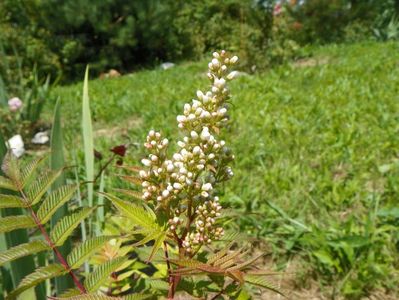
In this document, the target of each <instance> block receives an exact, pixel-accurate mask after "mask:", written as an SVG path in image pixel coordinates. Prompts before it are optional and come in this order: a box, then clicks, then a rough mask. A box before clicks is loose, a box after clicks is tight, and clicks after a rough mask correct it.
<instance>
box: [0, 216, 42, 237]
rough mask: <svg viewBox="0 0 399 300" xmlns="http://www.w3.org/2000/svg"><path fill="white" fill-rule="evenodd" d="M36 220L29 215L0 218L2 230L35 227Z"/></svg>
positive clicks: (0, 230) (0, 228)
mask: <svg viewBox="0 0 399 300" xmlns="http://www.w3.org/2000/svg"><path fill="white" fill-rule="evenodd" d="M35 226H36V224H35V221H33V219H32V218H31V217H29V216H9V217H4V218H0V232H1V233H2V232H8V231H12V230H15V229H22V228H31V227H35Z"/></svg>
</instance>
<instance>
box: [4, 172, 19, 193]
mask: <svg viewBox="0 0 399 300" xmlns="http://www.w3.org/2000/svg"><path fill="white" fill-rule="evenodd" d="M0 188H1V189H5V190H10V191H18V187H17V186H16V185H15V184H14V183H13V182H12V181H11V180H10V179H8V178H6V177H4V176H0Z"/></svg>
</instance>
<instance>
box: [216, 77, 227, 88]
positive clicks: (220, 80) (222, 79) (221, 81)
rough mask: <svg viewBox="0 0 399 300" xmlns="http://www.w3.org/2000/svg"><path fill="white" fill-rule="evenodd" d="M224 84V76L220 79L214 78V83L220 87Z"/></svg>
mask: <svg viewBox="0 0 399 300" xmlns="http://www.w3.org/2000/svg"><path fill="white" fill-rule="evenodd" d="M225 84H226V80H224V78H220V79H215V82H214V85H215V86H216V87H217V88H219V89H221V88H223V87H224V85H225Z"/></svg>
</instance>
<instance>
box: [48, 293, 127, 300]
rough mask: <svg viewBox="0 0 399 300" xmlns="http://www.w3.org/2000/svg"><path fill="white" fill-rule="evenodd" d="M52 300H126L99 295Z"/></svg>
mask: <svg viewBox="0 0 399 300" xmlns="http://www.w3.org/2000/svg"><path fill="white" fill-rule="evenodd" d="M53 299H57V300H58V299H60V300H61V299H62V300H125V299H126V298H121V297H110V296H106V295H101V294H83V295H76V296H72V297H58V298H53Z"/></svg>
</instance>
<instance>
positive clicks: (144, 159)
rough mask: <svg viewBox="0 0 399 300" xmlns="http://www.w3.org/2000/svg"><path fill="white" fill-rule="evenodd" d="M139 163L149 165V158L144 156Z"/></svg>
mask: <svg viewBox="0 0 399 300" xmlns="http://www.w3.org/2000/svg"><path fill="white" fill-rule="evenodd" d="M141 163H142V164H143V165H144V166H146V167H151V164H152V163H151V160H149V159H146V158H143V159H142V160H141Z"/></svg>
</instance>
